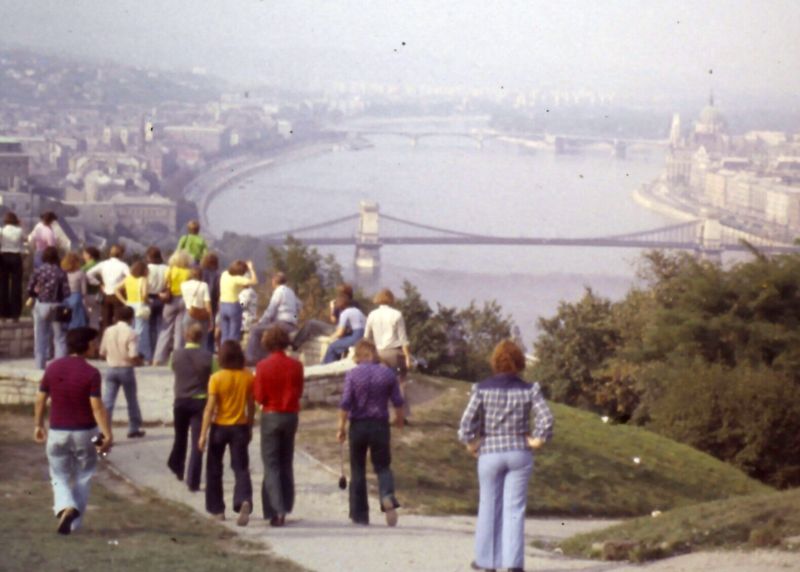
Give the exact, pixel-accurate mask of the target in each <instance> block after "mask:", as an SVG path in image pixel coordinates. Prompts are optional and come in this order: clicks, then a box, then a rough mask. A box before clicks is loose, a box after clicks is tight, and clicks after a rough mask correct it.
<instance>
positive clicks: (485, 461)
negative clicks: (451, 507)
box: [475, 450, 533, 569]
mask: <svg viewBox="0 0 800 572" xmlns="http://www.w3.org/2000/svg"><path fill="white" fill-rule="evenodd" d="M532 471H533V453H531V452H530V451H522V450H520V451H503V452H501V453H485V454H482V455H481V456H480V457H478V481H479V483H480V502H479V504H478V525H477V528H476V530H475V563H476V564H477V565H478V566H480V567H481V568H495V569H499V568H523V567H524V564H525V506H526V504H527V501H528V481H529V480H530V477H531V472H532Z"/></svg>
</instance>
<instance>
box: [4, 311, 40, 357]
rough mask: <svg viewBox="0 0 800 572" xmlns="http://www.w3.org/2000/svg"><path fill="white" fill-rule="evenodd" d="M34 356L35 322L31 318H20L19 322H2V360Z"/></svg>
mask: <svg viewBox="0 0 800 572" xmlns="http://www.w3.org/2000/svg"><path fill="white" fill-rule="evenodd" d="M32 355H33V321H32V320H31V319H30V318H20V320H19V321H18V322H10V321H3V322H0V359H14V358H23V357H28V356H32Z"/></svg>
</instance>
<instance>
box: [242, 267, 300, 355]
mask: <svg viewBox="0 0 800 572" xmlns="http://www.w3.org/2000/svg"><path fill="white" fill-rule="evenodd" d="M272 288H273V290H272V296H271V297H270V300H269V305H268V306H267V309H266V310H264V313H263V314H262V315H261V318H259V320H258V322H256V323H255V324H253V326H252V328H250V336H249V338H248V339H247V360H248V363H252V364H255V363H258V362H259V361H261V360H262V359H264V358H265V357H266V354H265V353H264V348H263V347H262V346H261V338H262V337H263V336H264V332H265V331H267V330H268V329H269V328H270V327H271V326H273V325H277V326H280V328H282V329H283V331H285V332H286V333H287V334H289V335H291V334H292V332H294V331H296V330H297V322H298V321H299V315H300V308H302V306H303V305H302V304H301V303H300V300H298V299H297V295H296V294H295V293H294V290H292V289H291V288H289V287H288V286H287V285H286V275H285V274H284V273H283V272H276V273H275V274H274V275H273V277H272Z"/></svg>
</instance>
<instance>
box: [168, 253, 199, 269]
mask: <svg viewBox="0 0 800 572" xmlns="http://www.w3.org/2000/svg"><path fill="white" fill-rule="evenodd" d="M192 260H193V259H192V257H191V255H190V254H189V253H188V252H184V251H183V250H176V251H175V252H173V253H172V256H170V257H169V261H168V262H167V264H168V265H169V266H177V267H178V268H189V267H190V266H191V265H192Z"/></svg>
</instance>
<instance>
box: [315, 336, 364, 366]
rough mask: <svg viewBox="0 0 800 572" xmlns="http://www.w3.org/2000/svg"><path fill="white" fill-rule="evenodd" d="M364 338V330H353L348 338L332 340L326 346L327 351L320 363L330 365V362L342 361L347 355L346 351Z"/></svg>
mask: <svg viewBox="0 0 800 572" xmlns="http://www.w3.org/2000/svg"><path fill="white" fill-rule="evenodd" d="M363 337H364V329H363V328H361V329H358V330H353V333H352V334H350V335H349V336H344V337H342V338H339V339H338V340H334V341H333V342H331V345H329V346H328V350H327V351H326V352H325V357H324V358H323V360H322V363H331V362H332V361H336V360H338V359H342V356H344V355H345V354H346V353H347V350H348V348H349V347H350V346H353V345H355V344H356V342H358V340H360V339H361V338H363Z"/></svg>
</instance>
